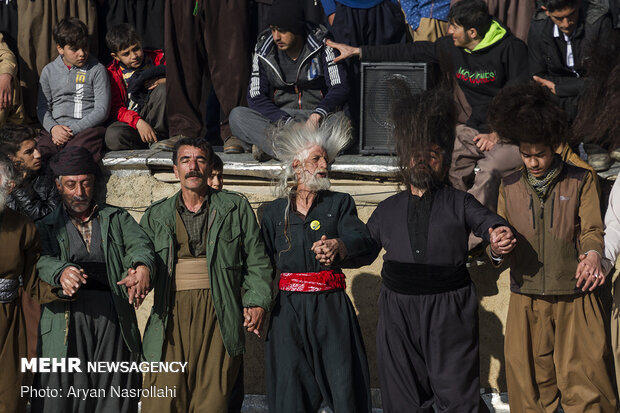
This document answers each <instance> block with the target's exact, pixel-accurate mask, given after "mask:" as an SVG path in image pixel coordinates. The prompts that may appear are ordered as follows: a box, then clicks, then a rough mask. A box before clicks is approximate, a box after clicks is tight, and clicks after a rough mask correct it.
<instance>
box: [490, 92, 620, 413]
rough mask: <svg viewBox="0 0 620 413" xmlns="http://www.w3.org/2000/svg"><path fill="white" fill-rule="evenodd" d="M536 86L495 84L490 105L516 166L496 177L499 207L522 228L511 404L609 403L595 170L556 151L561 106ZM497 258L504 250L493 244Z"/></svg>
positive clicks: (605, 406)
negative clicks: (517, 157)
mask: <svg viewBox="0 0 620 413" xmlns="http://www.w3.org/2000/svg"><path fill="white" fill-rule="evenodd" d="M550 99H551V96H550V93H549V92H548V91H546V90H545V89H544V88H543V87H542V86H539V85H523V86H515V87H510V88H504V89H502V90H501V91H500V92H499V93H498V94H497V96H496V97H495V98H494V99H493V103H492V104H491V106H490V107H489V121H490V124H491V126H492V127H493V130H495V131H496V132H497V133H498V134H499V136H500V137H502V138H504V139H507V140H509V141H511V142H513V143H515V144H517V145H518V146H519V152H520V154H521V159H522V161H523V167H522V168H521V170H519V171H517V172H514V173H512V174H511V175H508V176H507V177H505V178H504V179H503V180H502V184H501V186H500V194H499V202H498V206H497V213H498V214H499V215H501V216H503V217H505V218H506V220H508V222H509V223H510V224H511V225H512V226H513V227H514V229H515V230H517V232H518V233H519V235H518V236H517V245H516V248H515V249H514V251H512V252H511V253H510V254H509V255H507V256H506V257H505V258H506V263H507V264H508V265H509V266H510V279H511V283H510V290H511V294H510V303H509V305H508V317H507V319H506V340H505V347H504V351H505V359H506V381H507V384H508V394H510V399H509V402H510V411H511V412H512V411H516V412H526V411H527V412H530V411H531V412H534V411H548V412H551V411H556V410H557V409H558V407H559V406H560V404H561V405H562V407H563V408H564V410H565V411H566V412H585V411H589V410H592V411H599V412H615V411H616V396H615V394H614V387H613V385H612V379H611V371H610V370H611V369H612V368H613V364H612V361H611V353H610V348H609V346H608V344H607V338H606V332H605V331H606V324H607V323H608V322H609V319H608V318H607V317H606V315H605V312H604V311H603V307H602V304H601V299H600V297H599V294H598V293H597V291H596V289H597V288H598V287H599V286H601V285H603V284H604V282H605V273H604V272H603V271H602V269H601V255H602V253H603V222H602V219H601V211H600V207H599V197H598V193H597V190H596V185H595V183H594V180H595V179H597V178H596V176H593V174H592V173H591V172H590V171H588V170H586V169H582V168H579V167H576V166H574V165H571V164H569V163H566V162H564V161H562V159H561V157H560V156H559V155H557V154H556V153H555V150H556V148H557V147H558V145H559V144H560V143H561V142H562V140H563V139H564V137H565V136H566V132H567V131H566V129H567V121H566V114H565V113H564V112H563V111H562V110H561V109H560V108H559V107H558V106H556V105H555V104H554V103H553V102H551V100H550ZM491 257H492V258H493V261H494V262H495V263H500V262H501V261H502V259H503V258H502V257H499V256H494V255H493V254H491Z"/></svg>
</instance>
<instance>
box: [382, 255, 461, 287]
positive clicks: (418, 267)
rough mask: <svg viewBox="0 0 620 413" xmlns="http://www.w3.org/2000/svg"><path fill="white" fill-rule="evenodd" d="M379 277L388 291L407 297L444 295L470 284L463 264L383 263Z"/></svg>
mask: <svg viewBox="0 0 620 413" xmlns="http://www.w3.org/2000/svg"><path fill="white" fill-rule="evenodd" d="M381 277H382V278H383V285H384V286H385V287H386V288H388V289H389V290H391V291H394V292H396V293H399V294H409V295H422V294H438V293H445V292H448V291H454V290H457V289H459V288H462V287H465V286H467V285H469V283H470V282H471V278H470V277H469V271H467V267H466V266H465V264H463V265H461V266H458V267H453V266H441V265H427V264H412V263H406V262H396V261H384V262H383V269H382V270H381Z"/></svg>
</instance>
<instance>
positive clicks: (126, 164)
mask: <svg viewBox="0 0 620 413" xmlns="http://www.w3.org/2000/svg"><path fill="white" fill-rule="evenodd" d="M171 154H172V153H171V152H165V151H161V150H151V149H148V150H131V151H115V152H108V153H107V154H106V155H105V156H104V158H103V165H104V167H106V168H107V169H108V170H109V171H110V172H111V173H113V174H120V175H130V174H144V173H151V172H153V171H160V172H161V171H170V170H171V169H172V159H171ZM218 155H219V156H220V157H221V158H222V161H223V162H224V170H225V172H226V175H227V176H245V177H253V178H264V179H271V178H272V177H273V176H274V174H275V173H276V172H277V171H279V169H280V167H279V163H278V162H277V161H275V160H271V161H267V162H257V161H255V160H254V159H253V158H252V155H250V154H249V153H243V154H235V155H229V154H225V153H221V152H219V153H218ZM397 173H398V167H397V166H396V158H395V157H394V156H386V155H369V156H366V155H342V156H339V157H338V158H337V159H336V162H335V163H334V164H333V165H332V166H331V172H330V174H331V176H332V177H333V178H336V179H343V178H348V179H359V180H378V181H385V180H390V181H393V180H395V179H396V174H397ZM619 173H620V162H616V163H614V165H613V166H612V167H611V168H610V169H608V170H607V171H603V172H599V173H598V175H599V177H600V178H602V179H607V180H615V179H616V177H617V176H618V174H619Z"/></svg>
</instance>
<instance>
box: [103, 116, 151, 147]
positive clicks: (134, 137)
mask: <svg viewBox="0 0 620 413" xmlns="http://www.w3.org/2000/svg"><path fill="white" fill-rule="evenodd" d="M105 146H106V148H107V149H108V150H109V151H124V150H129V149H146V148H148V144H146V143H145V142H142V139H140V134H139V133H138V131H137V130H136V129H134V128H132V127H131V126H129V125H128V124H126V123H125V122H114V123H112V124H111V125H110V126H108V128H107V130H106V132H105Z"/></svg>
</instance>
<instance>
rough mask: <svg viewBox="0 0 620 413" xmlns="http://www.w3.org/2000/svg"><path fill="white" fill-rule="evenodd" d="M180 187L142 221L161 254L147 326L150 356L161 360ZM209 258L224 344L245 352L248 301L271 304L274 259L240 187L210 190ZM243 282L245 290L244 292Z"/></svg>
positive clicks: (237, 352)
mask: <svg viewBox="0 0 620 413" xmlns="http://www.w3.org/2000/svg"><path fill="white" fill-rule="evenodd" d="M179 196H180V192H178V193H177V194H176V195H174V196H173V197H171V198H168V199H164V200H161V201H158V202H156V203H154V204H153V205H151V206H150V207H149V209H147V211H146V212H145V214H144V216H143V217H142V220H141V221H140V225H142V227H143V228H144V230H145V231H146V233H147V234H148V235H149V236H150V237H151V239H152V240H153V244H154V245H155V252H156V253H157V255H158V258H159V259H160V260H161V261H160V262H159V263H158V268H159V270H160V273H159V274H158V277H157V280H158V282H157V285H156V286H155V297H154V300H155V301H154V304H153V309H152V311H151V316H150V317H149V321H148V323H147V325H146V330H145V332H144V338H143V346H144V357H145V358H146V360H148V361H160V360H161V355H162V348H163V343H164V334H165V331H166V322H167V319H168V314H169V304H170V299H171V294H172V293H171V283H172V281H173V279H174V267H175V261H176V251H177V248H176V246H177V244H176V234H175V231H176V205H177V199H178V197H179ZM209 196H210V202H209V220H208V226H209V229H208V232H207V258H206V263H207V266H208V272H209V282H210V284H211V295H212V298H213V305H214V307H215V313H216V316H217V319H218V322H219V325H220V331H221V333H222V340H223V341H224V347H225V348H226V351H227V352H228V354H229V355H230V356H231V357H234V356H238V355H241V354H243V352H244V349H245V335H244V329H243V314H242V308H243V307H253V306H259V307H262V308H264V309H265V310H269V308H270V306H271V300H272V298H271V271H272V270H271V264H270V263H269V258H267V255H266V254H265V247H264V244H263V241H262V239H261V237H260V234H259V230H258V224H257V222H256V217H255V216H254V212H253V211H252V208H251V207H250V204H249V203H248V201H247V200H246V199H245V198H244V197H242V196H240V195H238V194H235V193H231V192H227V191H214V190H211V191H210V195H209ZM241 288H243V289H244V290H245V294H244V295H243V298H242V297H241Z"/></svg>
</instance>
